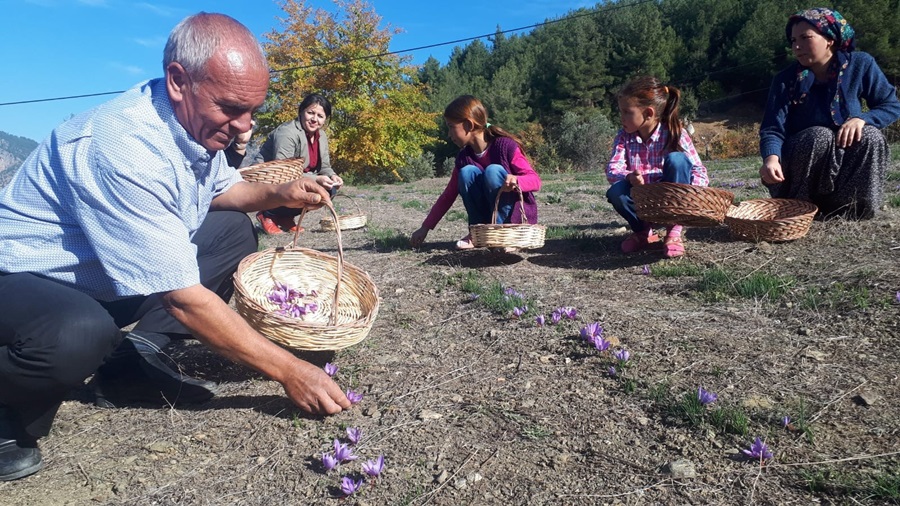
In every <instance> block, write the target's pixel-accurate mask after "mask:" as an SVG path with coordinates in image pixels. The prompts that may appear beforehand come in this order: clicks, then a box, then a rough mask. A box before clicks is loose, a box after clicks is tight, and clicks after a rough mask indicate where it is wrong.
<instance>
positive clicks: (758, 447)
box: [741, 436, 772, 463]
mask: <svg viewBox="0 0 900 506" xmlns="http://www.w3.org/2000/svg"><path fill="white" fill-rule="evenodd" d="M741 452H743V454H744V455H746V456H747V457H750V458H751V459H753V460H757V461H759V462H760V463H765V461H767V460H769V459H771V458H772V450H770V449H769V447H768V446H766V443H763V442H762V440H761V439H759V436H757V437H756V440H755V441H753V444H751V445H750V448H747V449H745V450H741Z"/></svg>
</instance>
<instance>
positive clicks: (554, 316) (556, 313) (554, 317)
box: [550, 310, 562, 323]
mask: <svg viewBox="0 0 900 506" xmlns="http://www.w3.org/2000/svg"><path fill="white" fill-rule="evenodd" d="M561 318H562V313H560V312H559V311H558V310H557V311H554V312H553V313H551V314H550V320H551V321H553V323H559V320H560V319H561Z"/></svg>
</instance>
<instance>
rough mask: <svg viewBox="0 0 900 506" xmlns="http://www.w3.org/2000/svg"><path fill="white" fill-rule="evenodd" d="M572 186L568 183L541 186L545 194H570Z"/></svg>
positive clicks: (557, 182)
mask: <svg viewBox="0 0 900 506" xmlns="http://www.w3.org/2000/svg"><path fill="white" fill-rule="evenodd" d="M571 187H572V185H571V184H570V183H568V182H563V181H556V182H552V183H543V184H541V192H543V193H554V194H555V193H568V192H569V189H570V188H571Z"/></svg>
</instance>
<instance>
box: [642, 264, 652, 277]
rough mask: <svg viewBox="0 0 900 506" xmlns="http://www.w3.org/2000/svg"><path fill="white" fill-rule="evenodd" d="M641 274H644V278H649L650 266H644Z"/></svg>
mask: <svg viewBox="0 0 900 506" xmlns="http://www.w3.org/2000/svg"><path fill="white" fill-rule="evenodd" d="M641 274H643V275H644V276H649V275H650V266H649V265H644V266H643V267H642V268H641Z"/></svg>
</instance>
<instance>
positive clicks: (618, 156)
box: [606, 77, 709, 258]
mask: <svg viewBox="0 0 900 506" xmlns="http://www.w3.org/2000/svg"><path fill="white" fill-rule="evenodd" d="M617 98H618V101H619V116H620V118H621V121H622V129H621V130H619V133H618V134H617V135H616V139H615V141H614V142H613V151H612V156H611V157H610V160H609V163H608V164H607V166H606V178H607V179H608V180H609V182H610V184H611V185H612V186H611V187H610V188H609V191H607V192H606V198H607V199H608V200H609V202H610V203H611V204H612V206H613V208H614V209H615V210H616V212H618V213H619V214H620V215H622V217H623V218H625V220H626V221H628V224H629V225H630V226H631V229H632V231H633V233H632V234H631V236H629V237H628V238H627V239H625V241H624V242H622V251H623V252H625V253H634V252H636V251H641V250H644V249H646V248H647V247H648V246H649V244H650V243H653V242H657V241H659V237H657V236H656V235H655V234H653V229H652V228H651V226H650V224H649V223H645V222H643V221H642V220H641V219H640V218H638V217H637V214H636V213H635V209H634V201H633V200H632V199H631V188H632V187H633V186H636V185H642V184H652V183H657V182H660V181H666V182H670V183H683V184H693V185H697V186H707V185H708V184H709V178H708V177H707V175H706V167H704V166H703V162H701V161H700V157H699V156H698V155H697V150H696V149H695V148H694V143H693V142H692V141H691V137H690V136H689V135H688V133H687V132H686V131H685V130H684V129H683V128H682V127H681V119H680V118H679V117H678V102H679V100H680V99H681V92H680V91H678V88H675V87H674V86H664V85H663V84H662V83H660V82H659V80H658V79H657V78H655V77H638V78H635V79H633V80H632V81H630V82H628V83H626V84H625V86H624V87H623V88H622V89H621V90H620V91H619V93H618V95H617ZM663 244H664V250H663V254H664V255H665V256H666V258H674V257H679V256H681V255H684V244H683V242H682V239H681V225H673V226H670V227H669V228H668V231H667V233H666V238H665V241H664V243H663Z"/></svg>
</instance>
